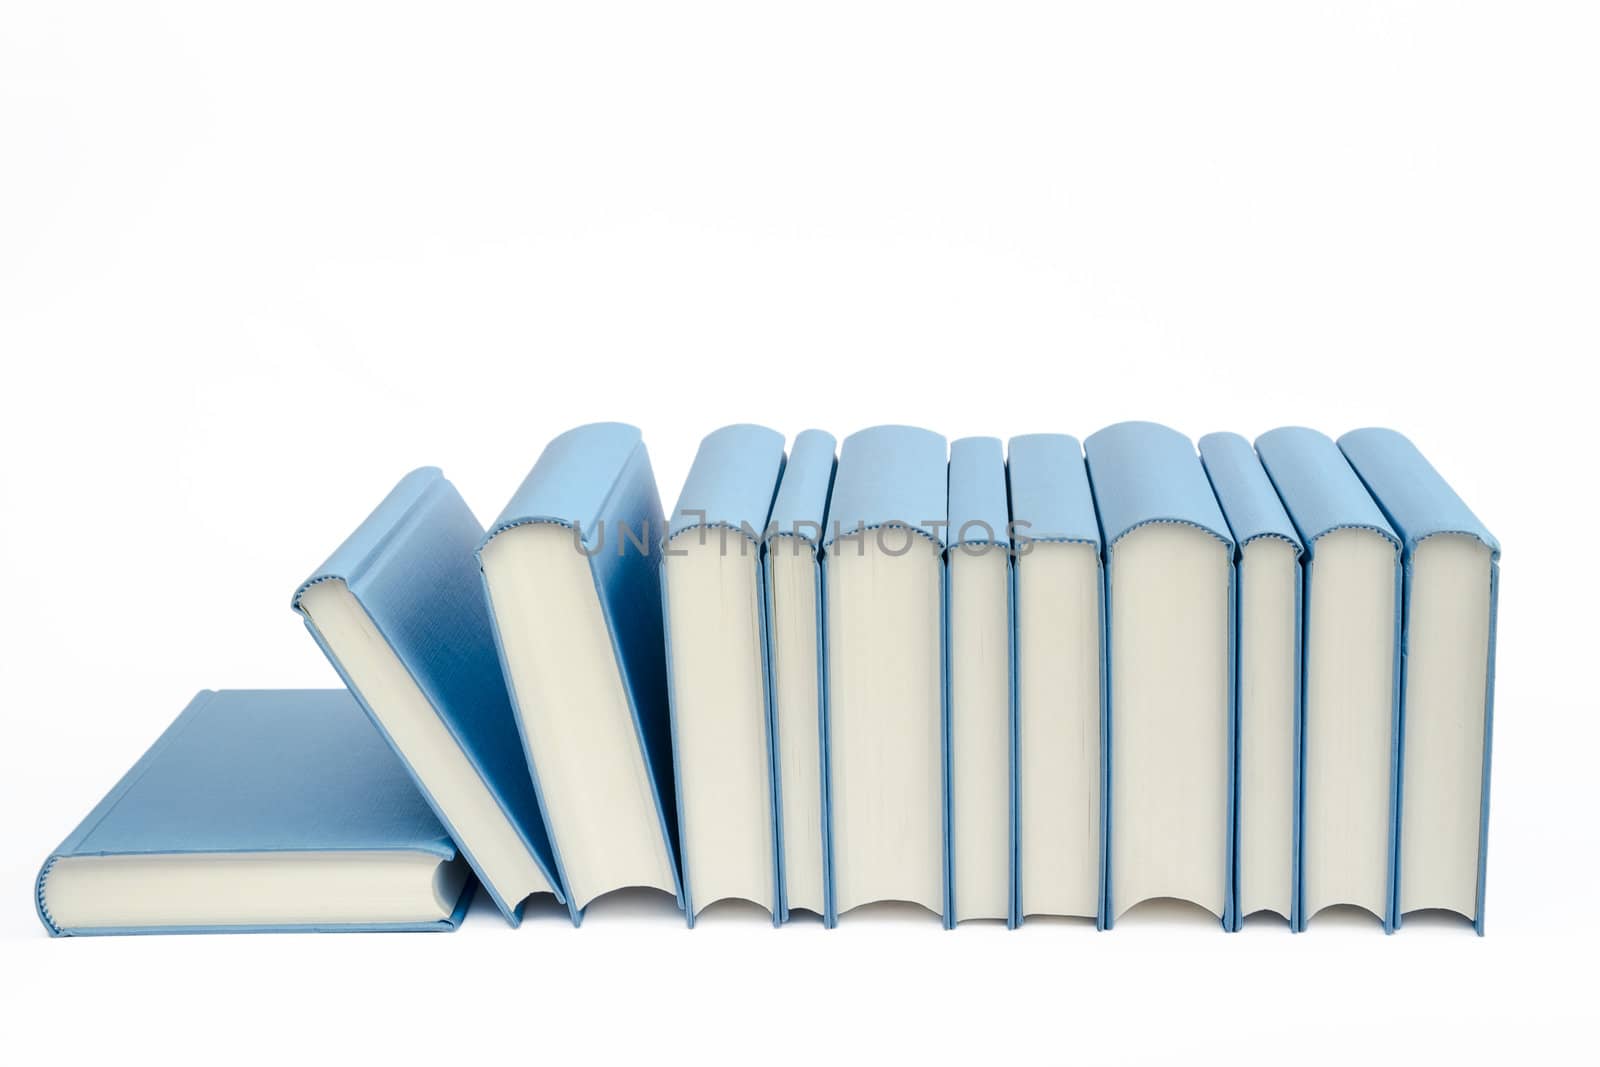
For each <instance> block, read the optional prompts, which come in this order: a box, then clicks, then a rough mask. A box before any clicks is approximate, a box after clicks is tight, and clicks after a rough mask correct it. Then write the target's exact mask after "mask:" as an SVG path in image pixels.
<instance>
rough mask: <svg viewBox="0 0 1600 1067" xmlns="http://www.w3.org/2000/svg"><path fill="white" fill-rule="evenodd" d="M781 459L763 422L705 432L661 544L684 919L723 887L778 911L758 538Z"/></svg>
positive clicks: (776, 436)
mask: <svg viewBox="0 0 1600 1067" xmlns="http://www.w3.org/2000/svg"><path fill="white" fill-rule="evenodd" d="M783 460H784V456H783V435H782V434H780V433H777V432H775V431H773V430H769V429H766V428H765V427H762V426H724V427H723V428H722V429H720V430H716V431H714V432H713V433H711V434H709V435H708V436H707V437H706V439H705V440H704V441H702V442H701V443H700V451H699V452H698V453H697V454H696V455H695V458H694V464H693V465H692V466H691V467H690V468H689V477H688V480H687V481H685V482H684V485H683V492H682V494H681V495H680V496H679V497H678V507H677V510H675V511H674V512H673V513H672V519H671V522H670V524H669V526H668V529H667V536H666V543H665V544H664V545H662V548H661V556H662V559H661V598H662V607H663V610H664V612H665V627H666V638H667V678H668V683H669V684H668V691H669V693H670V695H671V709H672V750H673V765H674V768H675V770H676V772H677V774H676V778H677V784H678V790H677V792H678V836H679V841H680V843H681V845H682V849H683V867H682V871H683V899H684V912H685V914H686V915H687V917H688V920H689V925H690V926H693V925H694V920H695V916H696V915H697V914H699V912H701V911H703V910H704V909H705V908H706V907H707V906H709V905H711V904H713V903H715V902H716V901H719V900H726V899H730V898H736V899H742V900H749V901H753V902H754V903H756V904H759V905H761V906H762V907H763V908H765V909H767V911H769V912H770V913H771V914H772V919H773V922H774V924H776V923H778V922H779V921H781V916H780V908H779V902H778V892H777V882H778V875H777V865H778V858H777V842H776V834H777V821H776V812H775V807H774V799H775V795H774V790H773V785H772V777H773V774H772V744H771V725H772V723H771V714H772V712H771V707H770V697H771V692H770V688H769V681H770V673H769V663H768V652H767V626H766V611H765V604H766V590H765V589H764V587H763V584H764V583H763V578H764V575H763V571H762V566H761V548H762V545H763V543H764V542H765V536H764V535H765V532H766V529H767V516H768V515H769V514H770V513H771V511H772V498H773V494H774V493H775V492H776V491H777V487H778V479H779V477H780V476H781V475H782V473H783Z"/></svg>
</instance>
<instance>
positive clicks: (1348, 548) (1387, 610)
mask: <svg viewBox="0 0 1600 1067" xmlns="http://www.w3.org/2000/svg"><path fill="white" fill-rule="evenodd" d="M1256 454H1257V455H1258V456H1260V458H1261V463H1262V466H1263V467H1265V468H1266V471H1267V475H1268V476H1269V477H1270V478H1271V479H1272V484H1273V487H1274V488H1275V489H1276V490H1277V491H1278V496H1279V498H1280V499H1281V500H1282V501H1283V506H1284V510H1285V511H1286V512H1288V515H1289V518H1290V519H1291V520H1292V521H1293V523H1294V526H1295V530H1296V532H1297V533H1298V534H1299V539H1300V543H1301V544H1302V545H1303V546H1304V549H1305V553H1304V557H1303V558H1304V568H1303V569H1304V579H1303V582H1304V591H1303V593H1302V595H1301V603H1302V620H1303V621H1302V626H1301V629H1302V637H1301V679H1302V680H1301V687H1302V695H1301V713H1300V718H1301V724H1302V725H1301V731H1300V735H1301V745H1300V765H1301V773H1300V785H1299V795H1298V798H1297V799H1298V804H1299V811H1298V813H1297V814H1296V823H1297V825H1298V826H1299V827H1300V831H1299V846H1298V857H1297V865H1296V866H1297V870H1298V872H1299V877H1298V882H1297V885H1296V888H1295V902H1294V912H1295V916H1296V920H1295V925H1294V928H1295V929H1296V930H1304V929H1305V926H1306V924H1307V923H1308V922H1309V921H1310V919H1311V918H1312V917H1313V916H1314V915H1315V914H1316V913H1317V912H1318V911H1320V910H1322V908H1323V907H1326V906H1328V905H1330V904H1342V903H1349V904H1356V905H1358V906H1360V907H1363V908H1366V909H1367V910H1368V911H1370V912H1372V913H1373V914H1374V915H1376V916H1377V917H1378V918H1379V919H1381V920H1382V922H1383V928H1384V930H1385V931H1387V932H1393V930H1394V904H1393V897H1394V878H1395V866H1396V856H1395V849H1396V847H1397V843H1398V834H1399V829H1398V827H1399V824H1398V816H1399V771H1400V736H1401V731H1400V671H1401V647H1400V623H1401V619H1400V610H1401V580H1402V575H1401V568H1400V541H1399V538H1397V537H1396V536H1395V533H1394V530H1393V529H1392V528H1391V527H1390V526H1389V523H1388V520H1386V519H1385V518H1384V516H1383V512H1382V511H1381V510H1380V509H1379V507H1378V505H1377V504H1376V503H1374V502H1373V500H1372V497H1371V495H1370V494H1368V492H1367V490H1366V487H1365V486H1363V485H1362V484H1361V479H1360V478H1358V477H1356V473H1355V471H1354V470H1352V469H1351V467H1350V464H1349V463H1348V462H1347V461H1346V460H1345V458H1344V455H1343V454H1342V453H1340V451H1339V448H1338V446H1337V445H1335V444H1334V443H1333V441H1332V440H1330V439H1329V438H1328V437H1327V436H1326V435H1324V434H1321V433H1318V432H1317V431H1316V430H1310V429H1306V428H1304V427H1299V426H1287V427H1283V428H1280V429H1277V430H1272V431H1269V432H1268V433H1265V434H1262V435H1261V436H1260V437H1258V438H1256ZM1362 543H1364V544H1365V545H1366V546H1367V552H1368V553H1369V554H1370V553H1373V552H1375V553H1377V554H1378V557H1379V559H1380V562H1381V566H1382V568H1383V572H1384V573H1383V574H1382V575H1380V578H1381V581H1380V582H1379V583H1378V584H1379V585H1380V586H1381V587H1382V588H1381V589H1379V590H1375V591H1374V592H1375V593H1378V592H1381V593H1382V594H1383V595H1382V597H1381V598H1380V599H1378V600H1361V601H1356V600H1354V599H1353V598H1354V597H1355V596H1356V594H1357V592H1361V593H1363V594H1364V593H1365V592H1366V590H1365V583H1361V582H1360V578H1362V577H1364V576H1365V575H1364V573H1363V560H1362V558H1359V557H1358V556H1357V555H1356V553H1357V551H1358V550H1359V549H1360V545H1361V544H1362ZM1325 573H1326V574H1327V577H1326V578H1325V579H1324V581H1325V582H1326V583H1327V586H1326V588H1325V589H1324V588H1323V587H1322V586H1321V585H1319V582H1318V579H1319V576H1321V575H1323V574H1325ZM1391 573H1392V578H1391V577H1389V575H1390V574H1391ZM1319 592H1320V595H1319ZM1346 601H1350V602H1351V603H1353V604H1355V606H1354V607H1352V608H1350V609H1349V610H1350V611H1352V612H1356V613H1358V615H1359V619H1352V618H1350V617H1349V615H1348V614H1345V615H1335V614H1334V606H1335V605H1336V604H1338V605H1343V604H1345V603H1346ZM1325 612H1326V613H1328V614H1326V615H1325V614H1324V613H1325ZM1368 615H1377V616H1380V617H1379V618H1377V619H1376V620H1368V619H1367V616H1368ZM1355 621H1375V624H1376V626H1377V630H1378V636H1379V637H1381V638H1382V640H1383V647H1382V653H1381V655H1378V656H1374V655H1372V654H1371V653H1370V651H1369V650H1368V647H1367V643H1366V642H1364V641H1358V640H1356V637H1355V634H1356V630H1355V628H1354V627H1353V626H1352V623H1353V622H1355ZM1329 628H1331V629H1332V630H1333V631H1334V632H1333V634H1324V632H1323V631H1324V630H1327V629H1329ZM1325 639H1326V644H1325V645H1324V641H1325ZM1319 646H1324V647H1323V649H1322V653H1323V658H1322V659H1319V656H1318V651H1319ZM1374 671H1377V672H1380V673H1382V672H1387V674H1388V680H1387V684H1386V685H1379V689H1380V690H1381V692H1379V693H1378V694H1377V695H1376V696H1375V697H1374V696H1373V695H1371V694H1366V693H1357V692H1354V691H1352V690H1351V689H1350V686H1351V685H1353V684H1356V682H1355V681H1352V680H1359V679H1362V678H1364V677H1365V676H1366V675H1368V674H1372V673H1373V672H1374ZM1379 681H1380V682H1382V679H1379ZM1318 694H1326V696H1325V698H1324V699H1325V700H1326V707H1320V706H1319V696H1318ZM1369 704H1376V705H1379V707H1378V712H1379V714H1377V715H1375V716H1371V719H1372V721H1371V722H1368V721H1367V718H1368V716H1364V715H1362V714H1361V712H1363V711H1364V710H1365V709H1366V708H1367V706H1368V705H1369ZM1369 731H1370V732H1372V733H1378V732H1380V731H1381V733H1382V734H1384V735H1386V737H1387V741H1386V743H1385V744H1383V745H1381V746H1380V745H1377V744H1375V743H1374V742H1372V741H1371V740H1370V739H1369V738H1368V736H1367V734H1368V732H1369ZM1380 749H1381V751H1380ZM1379 760H1381V761H1382V770H1383V772H1384V775H1385V778H1386V780H1385V782H1384V785H1383V788H1382V798H1383V802H1384V806H1385V808H1386V810H1383V809H1378V810H1377V811H1376V814H1369V812H1368V808H1369V807H1370V806H1371V805H1372V803H1373V801H1371V800H1370V799H1369V798H1368V797H1367V795H1366V793H1365V791H1358V790H1357V789H1356V788H1355V785H1354V783H1353V782H1352V780H1351V776H1352V775H1368V774H1369V772H1371V769H1372V768H1371V766H1369V765H1373V764H1375V762H1376V761H1379ZM1378 816H1381V817H1382V818H1383V822H1384V826H1383V828H1382V829H1383V832H1384V833H1385V834H1386V835H1387V847H1386V849H1385V853H1384V861H1385V862H1384V863H1383V865H1382V866H1383V871H1382V888H1381V893H1375V892H1374V891H1373V890H1372V889H1370V888H1368V887H1367V886H1366V884H1365V883H1366V882H1367V881H1368V880H1369V879H1368V878H1367V877H1366V876H1365V875H1364V874H1363V873H1361V872H1363V871H1364V870H1365V868H1366V867H1368V866H1370V863H1369V862H1368V861H1367V859H1366V858H1365V856H1366V850H1365V849H1363V848H1361V839H1362V837H1363V836H1364V835H1368V834H1369V833H1371V832H1372V831H1370V830H1369V827H1368V823H1370V822H1373V821H1375V820H1376V818H1377V817H1378ZM1318 824H1321V825H1322V826H1324V827H1326V833H1325V834H1323V835H1321V836H1320V837H1319V834H1318V832H1317V825H1318ZM1322 886H1326V889H1325V890H1319V887H1322Z"/></svg>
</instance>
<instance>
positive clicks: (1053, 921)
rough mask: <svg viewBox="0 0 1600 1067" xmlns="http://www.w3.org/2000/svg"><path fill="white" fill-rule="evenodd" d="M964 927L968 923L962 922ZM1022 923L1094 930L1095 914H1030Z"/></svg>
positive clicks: (1029, 926)
mask: <svg viewBox="0 0 1600 1067" xmlns="http://www.w3.org/2000/svg"><path fill="white" fill-rule="evenodd" d="M961 925H962V927H963V928H964V927H965V926H966V925H967V924H966V923H962V924H961ZM1022 925H1023V926H1024V927H1025V928H1027V929H1030V930H1031V929H1033V928H1034V927H1035V926H1059V927H1061V928H1063V929H1071V928H1073V927H1076V928H1077V929H1079V930H1087V931H1089V932H1090V933H1093V932H1094V916H1092V915H1028V916H1026V917H1024V918H1023V920H1022Z"/></svg>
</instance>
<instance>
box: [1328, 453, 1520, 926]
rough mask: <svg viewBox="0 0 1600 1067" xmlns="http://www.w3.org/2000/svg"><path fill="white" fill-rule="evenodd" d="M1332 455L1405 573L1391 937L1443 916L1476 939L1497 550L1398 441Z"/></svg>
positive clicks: (1484, 861) (1485, 830) (1484, 857)
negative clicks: (1387, 529)
mask: <svg viewBox="0 0 1600 1067" xmlns="http://www.w3.org/2000/svg"><path fill="white" fill-rule="evenodd" d="M1339 448H1340V449H1341V450H1342V451H1343V452H1344V454H1345V458H1347V459H1348V460H1349V461H1350V464H1351V466H1352V467H1354V468H1355V472H1356V474H1357V475H1359V476H1360V478H1361V480H1362V481H1363V482H1364V483H1365V484H1366V486H1367V489H1368V490H1370V491H1371V493H1372V496H1373V499H1374V500H1376V501H1377V503H1378V506H1379V507H1380V508H1382V509H1383V513H1384V515H1385V517H1387V518H1388V520H1389V524H1390V525H1391V526H1392V527H1393V528H1394V531H1395V533H1396V534H1398V535H1399V537H1400V541H1401V556H1402V563H1403V569H1404V572H1405V579H1404V580H1405V585H1404V589H1403V592H1402V596H1401V604H1402V611H1401V614H1402V616H1403V618H1404V619H1405V634H1404V636H1403V637H1402V640H1401V645H1402V647H1403V648H1404V649H1405V656H1404V657H1403V659H1402V660H1401V664H1402V674H1401V694H1400V721H1401V734H1400V771H1399V775H1398V779H1399V782H1398V797H1399V806H1400V816H1399V835H1400V841H1399V845H1398V853H1397V866H1396V870H1395V887H1394V889H1395V902H1394V922H1395V926H1397V927H1398V926H1399V925H1400V920H1401V919H1402V917H1403V916H1404V915H1405V913H1406V912H1409V911H1415V910H1417V909H1419V908H1445V909H1448V910H1450V911H1454V912H1457V913H1459V914H1461V915H1464V916H1466V917H1467V918H1468V919H1470V920H1471V921H1472V925H1473V927H1474V928H1475V929H1476V930H1477V932H1478V933H1479V934H1480V935H1481V934H1482V933H1483V895H1484V881H1485V875H1486V873H1487V870H1488V854H1489V849H1488V844H1489V750H1490V741H1491V738H1492V736H1493V726H1494V637H1495V614H1496V610H1495V609H1496V607H1497V604H1498V600H1499V592H1500V542H1498V541H1496V540H1495V539H1494V535H1493V534H1491V533H1490V532H1489V531H1488V529H1487V528H1486V527H1485V526H1484V525H1483V523H1482V522H1480V521H1479V519H1478V517H1477V516H1476V515H1474V514H1473V513H1472V511H1471V510H1470V509H1469V508H1468V507H1467V505H1466V504H1465V503H1463V502H1462V500H1461V498H1460V497H1459V496H1457V495H1456V493H1455V490H1453V489H1451V488H1450V486H1449V485H1448V484H1447V483H1446V482H1445V480H1444V479H1443V478H1442V477H1440V476H1439V473H1438V472H1437V471H1436V470H1434V469H1433V466H1432V465H1431V464H1429V463H1428V461H1427V460H1426V459H1425V458H1423V456H1422V453H1420V452H1418V451H1417V448H1416V446H1415V445H1413V444H1412V443H1411V442H1410V441H1408V440H1406V439H1405V438H1404V437H1402V436H1401V435H1400V434H1398V433H1395V432H1394V431H1393V430H1382V429H1368V430H1355V431H1352V432H1351V433H1347V434H1345V435H1344V436H1343V437H1341V438H1339Z"/></svg>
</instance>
